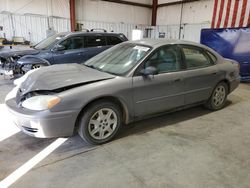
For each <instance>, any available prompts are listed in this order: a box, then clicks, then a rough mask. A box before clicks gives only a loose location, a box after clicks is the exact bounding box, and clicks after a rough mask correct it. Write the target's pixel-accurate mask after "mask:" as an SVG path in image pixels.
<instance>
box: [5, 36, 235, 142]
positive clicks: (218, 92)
mask: <svg viewBox="0 0 250 188" xmlns="http://www.w3.org/2000/svg"><path fill="white" fill-rule="evenodd" d="M238 85H239V65H238V63H237V62H235V61H233V60H229V59H224V58H223V57H221V56H220V55H219V54H218V53H216V52H215V51H213V50H212V49H210V48H208V47H206V46H203V45H200V44H196V43H191V42H184V41H170V40H153V39H152V40H151V39H147V40H140V41H135V42H124V43H121V44H119V45H117V46H115V47H112V48H111V49H109V50H107V51H105V52H103V53H101V54H99V55H97V56H95V57H94V58H92V59H90V60H88V61H87V62H85V63H84V64H65V65H53V66H49V67H44V68H41V69H38V70H35V71H33V72H32V73H30V74H28V75H26V77H25V78H23V81H22V82H21V83H19V84H18V85H17V87H16V88H15V89H14V90H13V91H12V92H11V93H10V94H9V95H8V96H7V97H6V105H7V107H8V109H9V110H10V112H11V113H12V114H13V117H14V121H15V123H16V124H17V126H18V127H20V129H21V130H22V131H23V132H25V133H27V134H29V135H31V136H35V137H44V138H48V137H61V136H71V135H72V134H73V133H74V130H77V131H78V133H79V135H80V136H81V138H83V139H84V140H85V141H87V142H89V143H92V144H102V143H105V142H107V141H109V140H111V139H112V138H114V136H115V135H116V134H117V133H118V131H119V129H120V127H121V126H122V125H123V124H128V123H130V122H133V121H135V120H138V119H142V118H146V117H149V116H152V115H156V114H160V113H163V112H169V111H173V110H178V109H183V108H187V107H190V106H194V105H200V104H203V105H204V106H206V107H207V108H209V109H211V110H219V109H221V108H223V107H224V105H225V102H226V99H227V95H228V94H229V93H231V92H232V91H233V90H234V89H235V88H237V86H238Z"/></svg>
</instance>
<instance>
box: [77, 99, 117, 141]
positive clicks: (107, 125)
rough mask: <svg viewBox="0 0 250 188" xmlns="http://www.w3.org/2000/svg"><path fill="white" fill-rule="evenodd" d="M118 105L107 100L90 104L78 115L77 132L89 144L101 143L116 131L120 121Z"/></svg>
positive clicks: (110, 137)
mask: <svg viewBox="0 0 250 188" xmlns="http://www.w3.org/2000/svg"><path fill="white" fill-rule="evenodd" d="M121 117H122V115H121V110H120V108H119V106H118V105H116V104H114V103H112V102H109V101H98V102H95V103H93V104H91V105H90V106H89V107H88V108H87V109H86V110H84V112H83V113H82V114H81V115H80V118H79V126H78V134H79V135H80V137H81V138H82V139H83V140H85V141H86V142H88V143H90V144H103V143H106V142H108V141H110V140H111V139H113V138H114V136H115V135H116V134H117V133H118V131H119V129H120V127H121V124H122V121H121Z"/></svg>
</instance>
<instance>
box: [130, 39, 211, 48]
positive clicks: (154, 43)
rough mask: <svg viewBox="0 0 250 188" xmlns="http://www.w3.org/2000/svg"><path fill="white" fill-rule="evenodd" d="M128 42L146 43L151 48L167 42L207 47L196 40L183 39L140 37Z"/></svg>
mask: <svg viewBox="0 0 250 188" xmlns="http://www.w3.org/2000/svg"><path fill="white" fill-rule="evenodd" d="M130 43H134V44H141V45H146V46H150V47H153V48H158V47H160V46H164V45H168V44H187V45H194V46H198V47H202V48H206V49H207V48H208V47H207V46H205V45H202V44H199V43H196V42H191V41H185V40H175V39H141V40H135V41H130Z"/></svg>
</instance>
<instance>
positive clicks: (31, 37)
mask: <svg viewBox="0 0 250 188" xmlns="http://www.w3.org/2000/svg"><path fill="white" fill-rule="evenodd" d="M49 23H50V26H51V27H53V28H54V29H55V30H56V31H57V32H64V31H69V29H70V22H69V19H65V18H55V17H46V16H35V15H19V14H0V25H1V26H3V32H2V35H4V34H5V36H6V38H7V39H9V40H11V39H12V37H13V36H17V37H24V38H25V40H28V41H31V42H32V43H37V42H39V41H41V40H42V39H44V38H46V30H47V29H48V26H49ZM2 37H3V36H2Z"/></svg>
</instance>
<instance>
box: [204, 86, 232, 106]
mask: <svg viewBox="0 0 250 188" xmlns="http://www.w3.org/2000/svg"><path fill="white" fill-rule="evenodd" d="M227 95H228V86H227V84H226V83H225V82H220V83H219V84H218V85H217V86H216V87H215V89H214V91H213V93H212V96H211V97H210V99H209V100H208V101H207V103H206V105H205V106H206V107H207V108H208V109H210V110H220V109H222V108H223V107H224V106H225V103H226V100H227Z"/></svg>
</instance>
